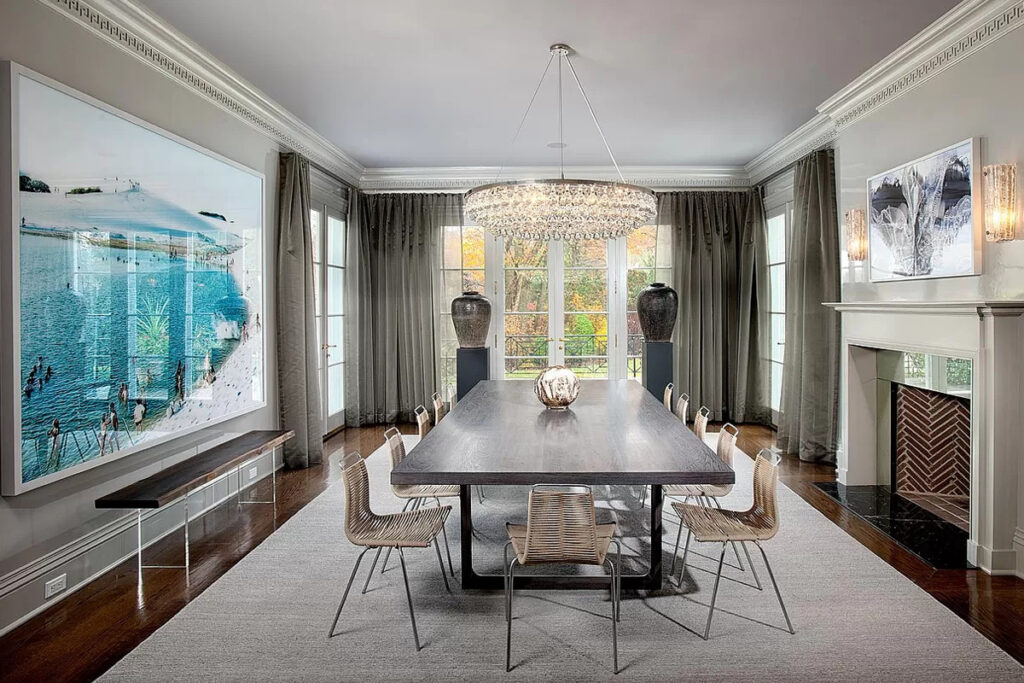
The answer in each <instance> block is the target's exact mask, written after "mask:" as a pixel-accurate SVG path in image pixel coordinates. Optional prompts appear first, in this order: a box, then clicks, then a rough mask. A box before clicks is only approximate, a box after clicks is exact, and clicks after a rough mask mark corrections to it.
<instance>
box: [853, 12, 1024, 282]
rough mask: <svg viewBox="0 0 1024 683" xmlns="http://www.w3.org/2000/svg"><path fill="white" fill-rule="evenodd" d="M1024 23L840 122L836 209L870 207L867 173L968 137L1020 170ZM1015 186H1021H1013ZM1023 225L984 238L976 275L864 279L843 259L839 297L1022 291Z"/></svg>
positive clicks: (986, 156)
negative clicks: (1006, 239) (998, 237)
mask: <svg viewBox="0 0 1024 683" xmlns="http://www.w3.org/2000/svg"><path fill="white" fill-rule="evenodd" d="M1022 64H1024V31H1014V32H1012V33H1010V34H1009V35H1007V36H1005V37H1003V38H1001V39H999V40H997V41H995V42H994V43H993V44H992V45H990V46H988V47H986V48H985V49H983V50H980V51H979V52H977V53H975V54H973V55H971V56H970V57H968V58H967V59H965V60H964V61H962V62H960V63H959V64H957V65H956V66H953V67H951V68H950V69H948V70H946V71H945V72H943V73H941V74H939V75H938V76H935V77H934V78H931V79H929V80H928V81H926V82H925V83H924V84H922V85H920V86H918V87H917V88H915V89H914V90H912V91H910V92H909V93H907V94H906V95H904V96H902V97H899V98H897V99H895V100H894V101H893V102H891V103H889V104H888V105H886V106H884V107H882V108H880V109H878V110H877V111H875V112H874V113H872V114H870V115H869V116H867V117H865V118H864V119H862V120H860V121H858V122H856V123H854V124H853V125H851V126H849V127H848V128H845V129H844V130H843V131H842V133H841V134H840V136H839V140H838V142H837V144H836V148H837V165H838V182H839V187H840V201H839V203H840V215H841V216H842V215H845V213H846V212H847V211H849V210H850V209H854V208H860V209H866V208H867V189H866V183H867V179H868V178H869V177H871V176H873V175H875V174H877V173H881V172H883V171H885V170H887V169H890V168H893V167H895V166H898V165H899V164H901V163H904V162H906V161H909V160H911V159H916V158H917V157H920V156H923V155H925V154H928V153H930V152H934V151H936V150H938V149H941V148H943V147H946V146H948V145H951V144H953V143H956V142H959V141H961V140H964V139H967V138H970V137H979V138H981V159H982V163H983V164H995V163H1011V162H1016V163H1017V164H1019V165H1021V168H1020V170H1019V171H1018V173H1019V174H1020V175H1024V71H1022V70H1021V65H1022ZM1019 192H1020V190H1018V193H1019ZM1021 233H1024V229H1021V228H1018V231H1017V235H1018V239H1017V240H1016V241H1014V242H1010V243H991V244H990V243H985V246H984V257H983V266H982V268H983V271H982V274H981V275H980V276H977V277H965V278H946V279H938V280H917V281H911V282H882V283H877V284H872V283H871V282H869V281H868V274H867V266H866V264H859V265H857V266H855V267H847V268H846V269H845V272H844V274H843V300H844V301H877V300H890V299H906V300H914V301H921V300H945V301H949V300H967V299H1017V298H1024V239H1022V238H1024V235H1022V234H1021Z"/></svg>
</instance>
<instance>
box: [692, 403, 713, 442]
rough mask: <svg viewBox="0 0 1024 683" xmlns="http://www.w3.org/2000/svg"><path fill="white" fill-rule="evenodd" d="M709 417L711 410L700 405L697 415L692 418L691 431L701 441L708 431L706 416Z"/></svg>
mask: <svg viewBox="0 0 1024 683" xmlns="http://www.w3.org/2000/svg"><path fill="white" fill-rule="evenodd" d="M710 417H711V411H710V410H708V407H707V406H701V407H700V410H698V411H697V415H696V416H695V417H694V418H693V433H694V434H696V435H697V438H698V439H700V440H701V441H703V440H704V437H705V436H706V435H707V432H708V418H710Z"/></svg>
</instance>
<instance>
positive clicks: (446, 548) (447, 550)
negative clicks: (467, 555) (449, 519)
mask: <svg viewBox="0 0 1024 683" xmlns="http://www.w3.org/2000/svg"><path fill="white" fill-rule="evenodd" d="M434 501H435V502H436V503H437V507H441V499H440V498H434ZM441 535H442V536H444V550H445V552H446V553H448V571H449V572H451V575H452V578H453V579H454V578H455V567H454V565H452V549H451V548H450V547H449V546H448V531H447V530H446V529H445V528H444V524H442V525H441ZM434 540H435V541H436V540H437V539H436V538H435V539H434Z"/></svg>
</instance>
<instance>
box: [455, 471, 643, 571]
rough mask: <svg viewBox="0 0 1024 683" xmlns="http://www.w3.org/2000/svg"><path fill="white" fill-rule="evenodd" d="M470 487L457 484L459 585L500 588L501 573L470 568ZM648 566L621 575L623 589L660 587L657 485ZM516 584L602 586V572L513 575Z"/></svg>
mask: <svg viewBox="0 0 1024 683" xmlns="http://www.w3.org/2000/svg"><path fill="white" fill-rule="evenodd" d="M471 489H472V487H470V486H466V485H463V486H460V487H459V500H460V503H461V513H462V587H463V588H474V589H492V590H504V588H505V578H504V577H503V576H502V575H501V574H478V573H476V571H474V570H473V496H472V490H471ZM650 500H651V566H650V569H649V571H648V572H647V574H644V575H636V574H633V575H630V574H624V575H623V576H622V589H623V590H659V589H660V588H661V577H662V565H661V534H662V525H661V506H662V501H663V498H662V492H661V486H660V485H652V486H651V497H650ZM516 588H524V589H527V590H529V589H533V590H536V589H561V590H565V589H567V588H576V589H594V590H598V589H606V588H608V577H606V576H551V575H545V576H530V575H528V574H521V575H519V576H517V577H516Z"/></svg>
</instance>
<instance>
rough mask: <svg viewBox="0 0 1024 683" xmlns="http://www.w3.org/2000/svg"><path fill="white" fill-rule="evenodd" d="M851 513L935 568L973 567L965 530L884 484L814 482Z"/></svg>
mask: <svg viewBox="0 0 1024 683" xmlns="http://www.w3.org/2000/svg"><path fill="white" fill-rule="evenodd" d="M815 486H817V487H818V488H819V489H821V490H822V491H824V492H825V493H826V494H827V495H828V496H829V497H831V498H834V499H835V500H836V501H837V502H838V503H839V504H840V505H842V506H843V507H845V508H846V509H847V510H849V511H850V512H852V513H854V514H855V515H857V516H858V517H861V518H862V519H864V520H865V521H867V522H868V523H869V524H871V526H873V527H875V528H876V529H878V530H879V531H881V532H882V533H884V534H885V535H886V536H888V537H889V538H891V539H892V540H894V541H896V542H897V543H899V544H900V545H901V546H903V547H904V548H906V549H907V550H909V551H910V552H912V553H914V554H915V555H917V556H918V557H920V558H921V559H922V560H924V561H925V562H927V563H928V564H929V565H931V566H932V567H935V568H936V569H973V568H974V567H973V566H972V565H971V564H969V563H968V562H967V538H968V535H967V532H966V531H964V530H962V529H960V528H958V527H957V526H956V525H955V524H951V523H950V522H947V521H946V520H944V519H942V518H941V517H939V516H938V515H935V514H933V513H931V512H929V511H928V510H925V509H924V508H923V507H921V506H920V505H918V504H916V503H913V502H911V501H909V500H907V499H906V498H904V497H903V496H900V495H898V494H895V493H893V492H892V491H891V490H890V489H889V488H888V487H887V486H844V485H843V484H838V483H836V482H819V483H816V484H815Z"/></svg>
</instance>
